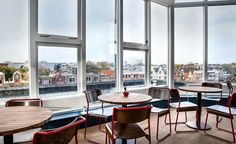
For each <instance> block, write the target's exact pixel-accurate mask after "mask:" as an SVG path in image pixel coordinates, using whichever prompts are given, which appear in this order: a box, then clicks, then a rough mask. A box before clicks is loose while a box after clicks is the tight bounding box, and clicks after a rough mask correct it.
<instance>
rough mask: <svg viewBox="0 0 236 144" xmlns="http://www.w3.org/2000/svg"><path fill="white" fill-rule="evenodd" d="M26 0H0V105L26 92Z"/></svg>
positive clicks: (27, 91)
mask: <svg viewBox="0 0 236 144" xmlns="http://www.w3.org/2000/svg"><path fill="white" fill-rule="evenodd" d="M27 5H28V1H27V0H22V1H18V0H5V1H1V2H0V21H1V22H0V49H1V53H0V105H2V104H5V101H6V100H7V99H11V98H18V97H22V96H28V95H29V87H28V83H29V76H28V70H29V65H28V11H27V9H28V6H27Z"/></svg>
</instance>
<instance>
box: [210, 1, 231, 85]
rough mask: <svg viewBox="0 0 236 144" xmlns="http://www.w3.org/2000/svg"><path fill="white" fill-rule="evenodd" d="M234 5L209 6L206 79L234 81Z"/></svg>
mask: <svg viewBox="0 0 236 144" xmlns="http://www.w3.org/2000/svg"><path fill="white" fill-rule="evenodd" d="M235 15H236V6H235V5H234V6H214V7H209V16H208V19H209V28H208V30H209V38H208V39H209V42H208V44H209V45H208V49H209V50H208V63H209V65H208V80H210V81H219V82H223V81H224V80H227V79H228V80H231V81H232V82H233V83H236V57H235V55H236V51H235V48H236V41H235V35H236V28H235V25H236V19H235Z"/></svg>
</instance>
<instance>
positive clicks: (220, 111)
mask: <svg viewBox="0 0 236 144" xmlns="http://www.w3.org/2000/svg"><path fill="white" fill-rule="evenodd" d="M228 99H229V100H228V103H227V104H226V106H222V105H213V106H209V107H207V108H206V111H207V114H206V121H205V128H206V125H207V120H208V115H209V114H213V115H216V116H217V117H219V116H221V117H225V118H228V119H230V123H231V128H232V131H229V130H226V129H223V128H219V127H218V124H219V122H218V121H217V120H216V127H217V128H218V129H219V130H222V131H225V132H230V133H232V135H233V140H232V141H230V140H227V139H225V138H223V137H220V135H218V136H216V135H213V134H210V133H207V132H206V130H204V132H205V133H206V134H207V135H209V136H211V137H214V138H216V139H220V140H223V141H226V142H230V143H234V142H235V133H234V126H233V117H234V116H235V115H236V108H235V107H236V93H233V94H232V95H231V96H229V97H228Z"/></svg>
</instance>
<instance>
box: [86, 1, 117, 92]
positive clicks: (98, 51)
mask: <svg viewBox="0 0 236 144" xmlns="http://www.w3.org/2000/svg"><path fill="white" fill-rule="evenodd" d="M86 3H87V7H86V10H87V11H86V32H87V33H86V59H87V63H86V72H87V74H86V83H87V89H93V88H99V89H101V90H102V91H103V93H107V92H111V91H115V87H116V85H115V83H116V71H115V53H116V50H115V45H114V36H115V34H114V31H115V27H114V19H115V0H99V1H98V0H87V1H86Z"/></svg>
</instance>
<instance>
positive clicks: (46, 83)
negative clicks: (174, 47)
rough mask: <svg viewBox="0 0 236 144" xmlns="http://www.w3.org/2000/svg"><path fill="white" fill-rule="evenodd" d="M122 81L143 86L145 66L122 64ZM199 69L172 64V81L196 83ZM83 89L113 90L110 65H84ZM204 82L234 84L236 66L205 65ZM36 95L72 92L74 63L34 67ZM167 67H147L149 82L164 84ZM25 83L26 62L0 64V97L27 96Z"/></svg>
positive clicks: (27, 70)
mask: <svg viewBox="0 0 236 144" xmlns="http://www.w3.org/2000/svg"><path fill="white" fill-rule="evenodd" d="M123 69H124V71H123V80H124V85H125V86H143V85H144V72H145V66H144V64H143V62H142V60H139V61H138V62H137V63H136V64H127V62H125V63H124V68H123ZM202 69H203V66H202V65H200V64H197V63H191V64H176V65H175V75H174V80H175V81H176V82H181V83H183V84H188V83H199V82H201V81H203V79H202V76H203V70H202ZM86 72H87V73H86V83H87V88H95V87H96V88H100V89H110V88H114V87H115V79H116V76H115V66H114V64H113V63H110V62H106V61H105V62H92V61H87V63H86ZM207 73H208V79H207V80H208V81H217V82H224V81H225V80H231V81H232V82H236V79H235V78H236V63H231V64H209V65H208V71H207ZM38 74H39V89H40V93H42V94H43V93H50V92H54V91H59V92H61V91H62V92H64V91H76V89H77V64H76V63H49V62H46V61H40V62H39V65H38ZM166 80H167V65H152V66H151V83H152V84H153V85H162V84H166ZM28 84H29V68H28V62H25V63H14V62H5V63H0V96H4V95H27V93H28Z"/></svg>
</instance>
